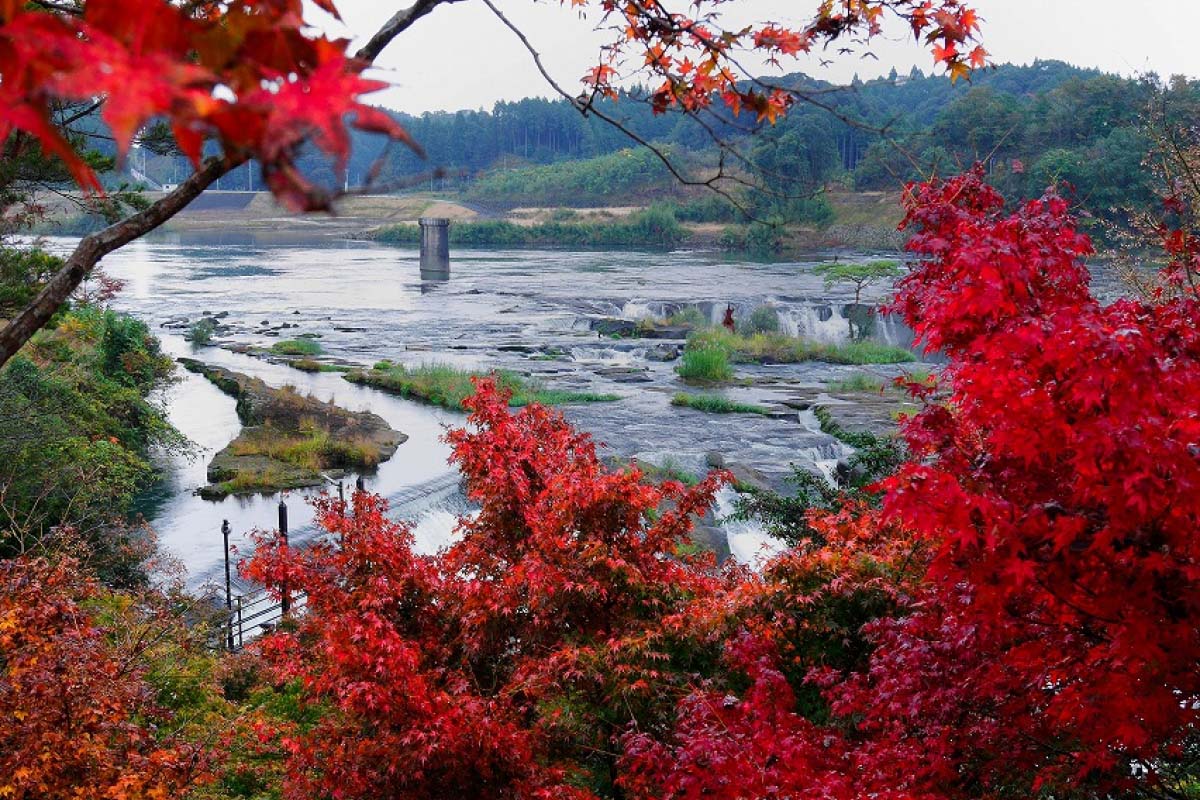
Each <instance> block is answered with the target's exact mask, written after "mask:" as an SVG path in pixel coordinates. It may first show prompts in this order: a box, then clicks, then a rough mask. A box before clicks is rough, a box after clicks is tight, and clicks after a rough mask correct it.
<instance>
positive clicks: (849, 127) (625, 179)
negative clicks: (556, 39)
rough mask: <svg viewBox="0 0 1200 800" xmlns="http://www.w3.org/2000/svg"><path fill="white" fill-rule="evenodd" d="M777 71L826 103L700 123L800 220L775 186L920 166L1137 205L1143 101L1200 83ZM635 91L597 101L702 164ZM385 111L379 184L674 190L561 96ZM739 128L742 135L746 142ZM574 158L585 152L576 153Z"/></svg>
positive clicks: (615, 194)
mask: <svg viewBox="0 0 1200 800" xmlns="http://www.w3.org/2000/svg"><path fill="white" fill-rule="evenodd" d="M783 82H784V83H785V84H788V85H791V86H796V87H805V88H808V89H811V90H812V91H814V92H817V93H819V94H818V95H817V96H818V97H819V99H820V101H821V103H822V104H825V105H827V106H828V107H829V109H830V110H832V112H834V113H830V110H826V109H825V108H821V107H818V106H816V105H808V104H804V105H799V106H797V107H796V108H795V109H793V110H792V112H791V113H789V114H788V115H787V117H786V118H784V119H782V120H781V121H780V122H779V123H778V124H776V125H773V126H766V127H765V128H763V127H760V126H755V125H753V124H752V121H751V120H749V119H737V120H729V121H726V123H725V124H716V123H714V129H713V132H714V133H715V134H716V135H718V136H719V137H721V138H722V139H725V140H726V141H728V142H729V145H730V147H731V148H733V149H734V150H736V151H737V152H738V153H740V154H741V155H742V156H744V157H745V158H746V159H747V160H748V161H749V162H752V163H753V164H754V165H755V167H756V168H757V169H758V170H759V172H760V174H761V176H762V177H763V179H764V181H765V183H766V184H767V187H768V190H769V191H768V192H767V193H766V194H764V195H763V196H761V197H758V198H757V199H756V200H755V205H756V206H757V208H756V210H758V211H760V212H762V211H766V212H768V213H776V214H779V215H781V216H783V217H784V218H785V219H790V218H796V219H805V218H811V217H812V216H813V213H814V209H813V208H812V207H811V204H805V203H803V202H801V203H799V206H798V207H796V206H797V203H796V202H795V201H794V200H793V201H791V202H787V201H783V200H780V199H778V198H779V196H781V195H783V196H788V195H791V196H795V197H802V196H803V195H805V194H806V193H811V191H812V190H813V189H814V188H817V187H820V186H824V185H828V184H831V183H832V184H836V185H840V186H845V187H846V188H854V189H860V190H873V189H894V188H896V187H897V186H899V185H900V184H901V183H902V182H903V181H906V180H909V179H912V178H915V177H918V176H919V173H925V174H928V173H930V172H934V171H936V172H939V173H942V174H945V173H949V172H957V171H959V170H960V169H961V168H962V167H965V166H968V165H970V164H972V163H974V162H975V161H977V160H981V161H984V162H986V163H987V166H988V170H989V174H990V175H991V176H992V178H993V180H994V181H996V182H998V183H1000V184H1001V185H1002V188H1003V189H1004V190H1005V191H1006V192H1007V193H1009V194H1010V195H1011V196H1014V197H1016V196H1029V195H1033V194H1037V193H1040V191H1041V190H1042V189H1043V188H1044V187H1046V186H1047V185H1049V184H1050V183H1052V182H1054V181H1066V182H1068V183H1070V184H1071V185H1072V186H1073V187H1074V190H1075V193H1076V197H1077V199H1078V200H1079V202H1080V204H1081V205H1082V206H1084V207H1085V208H1087V209H1089V210H1091V211H1093V212H1103V211H1104V210H1106V209H1108V208H1110V207H1112V206H1114V205H1116V204H1117V203H1118V202H1120V203H1130V202H1140V201H1142V200H1144V199H1145V198H1146V197H1147V196H1148V189H1147V186H1146V185H1145V180H1146V177H1145V174H1144V172H1142V171H1141V170H1140V166H1141V163H1142V161H1143V159H1144V158H1145V156H1146V154H1147V151H1148V148H1149V142H1148V139H1147V135H1146V133H1145V131H1144V127H1145V123H1146V120H1147V115H1148V113H1149V112H1150V109H1151V108H1152V106H1154V105H1155V104H1166V105H1168V106H1171V105H1174V106H1188V105H1191V104H1194V103H1195V102H1196V101H1197V96H1198V94H1200V87H1198V86H1197V84H1196V83H1195V82H1190V81H1186V80H1183V79H1173V80H1172V81H1170V82H1169V83H1164V82H1163V81H1161V80H1160V79H1158V78H1157V77H1155V76H1148V77H1145V78H1142V79H1128V78H1122V77H1118V76H1114V75H1108V74H1103V73H1101V72H1099V71H1096V70H1086V69H1080V68H1077V67H1073V66H1070V65H1068V64H1065V63H1062V62H1059V61H1039V62H1035V63H1033V64H1031V65H1027V66H1014V65H1002V66H999V67H996V68H994V69H991V70H988V71H984V72H979V73H977V74H976V75H975V76H974V78H973V80H972V81H971V82H969V83H968V82H965V81H960V82H958V83H957V84H953V83H951V82H950V81H949V80H947V79H946V78H945V77H942V76H927V75H924V74H922V73H921V72H919V71H917V70H914V71H913V72H912V73H910V74H909V75H905V76H901V75H897V74H895V73H894V72H893V74H892V75H890V76H889V77H886V78H881V79H877V80H873V81H869V82H865V83H864V82H859V81H855V82H854V84H853V85H851V86H848V87H840V88H839V87H834V86H832V85H829V84H824V83H820V82H815V81H811V80H809V79H807V78H805V77H804V76H802V75H793V76H789V77H787V78H785V79H783ZM639 97H640V95H639V92H637V91H633V92H630V93H629V94H628V95H626V96H624V97H622V98H621V99H620V100H619V101H615V102H609V103H608V104H607V105H606V107H605V109H604V110H605V111H606V112H607V113H610V114H612V115H614V116H616V117H618V118H619V119H621V120H622V121H623V122H624V124H626V125H627V126H628V127H629V128H630V129H631V130H633V131H636V132H637V134H638V135H639V136H642V137H643V138H646V139H648V140H651V141H654V142H656V143H658V144H659V145H661V147H662V149H663V151H664V152H665V153H666V154H668V155H669V156H670V157H671V158H672V159H673V160H677V161H678V162H679V163H680V164H682V165H683V166H684V167H685V168H687V169H692V170H695V171H696V172H697V173H703V172H704V170H705V168H706V167H707V168H710V169H711V165H712V164H715V163H716V159H717V153H716V147H715V145H714V144H713V140H712V138H711V136H710V134H709V133H708V132H707V131H705V130H703V129H702V128H701V127H700V126H699V125H697V124H696V123H695V122H693V121H691V120H689V119H687V118H684V117H678V116H674V115H670V114H667V115H658V116H656V115H654V114H653V113H652V112H651V109H650V107H649V106H648V105H647V104H646V103H644V102H641V100H640V99H639ZM399 119H401V121H402V122H403V123H404V124H405V125H406V126H407V127H408V128H409V130H410V131H411V132H412V133H413V135H414V136H415V137H416V138H417V139H418V140H419V141H421V142H422V143H423V145H424V146H425V148H426V149H427V151H428V154H429V160H428V161H427V162H422V161H420V160H419V159H417V158H416V157H415V156H414V155H413V154H412V153H410V152H408V151H401V150H396V151H395V152H394V153H391V154H389V155H388V160H387V163H386V167H385V169H384V170H383V173H382V175H381V181H382V182H384V183H385V184H386V183H387V182H389V181H403V180H405V179H407V178H411V177H412V176H415V175H420V174H422V173H425V172H427V171H428V170H429V169H430V167H431V165H432V166H437V167H440V168H442V169H444V171H445V172H446V174H447V176H448V177H446V178H443V179H440V180H438V181H435V182H434V188H462V189H465V190H466V193H467V194H466V196H467V198H468V199H474V200H476V201H478V202H481V203H485V204H488V203H491V204H496V205H500V206H505V205H517V204H546V205H591V204H597V203H605V202H608V203H617V204H619V203H623V202H626V203H627V202H629V201H630V200H631V199H632V200H644V199H649V198H655V197H662V196H664V195H668V194H671V193H680V192H681V189H680V188H679V187H677V186H675V185H674V183H673V181H672V177H671V175H670V174H669V172H668V171H667V170H666V168H665V167H664V166H663V165H662V163H661V162H660V161H659V160H658V159H657V158H656V157H655V156H653V155H651V154H649V153H646V152H640V153H632V154H630V153H629V151H628V150H627V148H629V146H630V144H631V143H630V141H629V139H628V138H627V137H626V136H625V135H624V134H622V133H621V132H620V131H617V130H615V129H613V128H612V127H611V126H609V125H608V124H606V123H604V122H603V121H600V120H596V119H594V118H585V117H582V116H581V115H579V114H578V113H577V112H575V111H573V110H572V109H571V108H570V106H569V105H568V104H567V103H566V102H564V101H550V100H542V99H528V100H523V101H521V102H518V103H498V104H497V105H496V106H495V108H494V109H493V110H492V111H491V112H486V111H459V112H454V113H451V112H438V113H430V114H424V115H422V116H420V117H411V116H405V115H400V116H399ZM751 130H755V131H757V133H756V135H754V137H753V138H751V136H750V131H751ZM378 155H379V153H378V151H377V150H373V149H371V148H370V147H367V146H365V145H364V146H362V147H358V148H356V149H355V151H354V153H353V156H352V159H351V162H350V167H349V171H350V177H351V181H352V182H354V181H355V180H357V179H359V178H360V176H362V175H364V174H366V173H367V172H368V171H369V169H370V165H371V163H372V161H373V160H374V159H375V158H376V157H377V156H378ZM583 159H595V160H592V161H589V162H585V163H579V162H581V160H583ZM733 160H735V161H736V158H735V159H733ZM547 165H549V166H547ZM307 166H308V168H310V169H311V170H313V171H314V174H319V173H320V172H321V170H322V169H323V168H322V167H321V165H319V164H318V163H316V161H315V159H312V160H309V161H308V162H307ZM764 204H766V206H767V207H766V208H763V205H764ZM719 213H720V211H719V209H717V208H715V207H714V208H713V209H711V210H710V214H713V215H717V214H719ZM819 215H820V213H819V210H818V211H817V216H818V217H819Z"/></svg>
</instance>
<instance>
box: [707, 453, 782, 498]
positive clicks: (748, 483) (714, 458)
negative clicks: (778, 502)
mask: <svg viewBox="0 0 1200 800" xmlns="http://www.w3.org/2000/svg"><path fill="white" fill-rule="evenodd" d="M704 463H706V464H707V465H708V466H710V467H712V468H713V469H723V470H727V471H729V472H730V473H731V474H732V475H733V488H734V489H736V490H737V491H739V492H745V491H756V492H770V491H774V487H773V486H772V485H771V481H770V479H769V478H767V476H766V475H764V474H763V473H761V472H759V471H758V470H756V469H755V468H754V467H751V466H747V465H746V464H741V463H739V462H737V461H729V460H728V459H726V458H725V456H724V455H722V454H721V453H718V452H716V451H715V450H710V451H709V452H707V453H705V454H704Z"/></svg>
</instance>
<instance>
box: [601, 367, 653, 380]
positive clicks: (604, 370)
mask: <svg viewBox="0 0 1200 800" xmlns="http://www.w3.org/2000/svg"><path fill="white" fill-rule="evenodd" d="M595 373H596V374H597V375H599V376H600V377H602V378H608V379H609V380H611V381H615V382H616V383H649V382H651V381H652V380H653V378H651V377H650V376H649V375H647V374H646V368H645V367H600V368H599V369H597V370H595Z"/></svg>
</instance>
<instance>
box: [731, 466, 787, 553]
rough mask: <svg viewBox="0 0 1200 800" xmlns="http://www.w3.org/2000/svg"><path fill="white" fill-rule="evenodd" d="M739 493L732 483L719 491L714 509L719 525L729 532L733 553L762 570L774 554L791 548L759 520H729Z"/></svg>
mask: <svg viewBox="0 0 1200 800" xmlns="http://www.w3.org/2000/svg"><path fill="white" fill-rule="evenodd" d="M737 496H738V494H737V492H736V491H734V490H733V489H732V488H731V487H729V486H726V487H724V488H722V489H721V491H719V492H717V496H716V507H715V508H714V512H715V514H716V517H717V524H718V525H720V527H721V530H723V531H725V537H726V539H727V541H728V542H729V552H730V555H732V557H733V558H734V559H735V560H736V561H737V562H738V563H739V564H746V565H747V566H749V567H751V568H753V569H754V570H759V569H762V566H763V564H765V563H766V562H767V561H768V560H770V559H771V557H772V556H775V555H777V554H779V553H781V552H783V551H784V550H785V549H787V545H786V544H785V543H784V542H783V541H782V540H780V539H776V538H775V537H774V536H771V535H770V534H769V533H767V532H766V530H764V529H763V526H762V523H761V522H759V521H758V520H731V519H729V517H731V516H732V515H733V513H734V503H735V502H736V501H737Z"/></svg>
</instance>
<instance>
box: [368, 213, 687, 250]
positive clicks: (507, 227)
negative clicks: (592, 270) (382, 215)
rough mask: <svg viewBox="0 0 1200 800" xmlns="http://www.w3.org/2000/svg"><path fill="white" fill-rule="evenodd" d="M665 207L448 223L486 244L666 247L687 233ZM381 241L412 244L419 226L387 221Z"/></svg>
mask: <svg viewBox="0 0 1200 800" xmlns="http://www.w3.org/2000/svg"><path fill="white" fill-rule="evenodd" d="M688 235H689V232H688V230H687V229H686V228H684V227H683V226H682V225H680V224H679V222H678V220H677V219H676V218H675V216H674V214H673V213H672V212H671V210H670V209H668V208H664V207H660V206H651V207H650V208H648V209H645V210H642V211H637V212H634V213H632V214H629V215H628V216H625V217H617V218H610V219H601V220H594V219H591V220H584V219H578V218H577V217H576V215H575V214H574V212H572V211H570V210H566V211H563V212H559V213H558V214H557V215H556V216H555V218H554V219H551V220H549V221H547V222H541V223H537V224H534V225H517V224H515V223H512V222H507V221H504V220H481V221H478V222H458V223H455V224H453V225H451V226H450V243H451V244H454V245H465V246H471V245H479V246H487V247H651V248H658V249H666V250H669V249H671V248H672V247H675V246H677V245H679V244H681V243H682V242H683V241H684V240H685V239H687V238H688ZM375 238H376V240H378V241H381V242H389V243H392V244H417V243H418V242H420V240H421V233H420V229H419V228H418V227H417V226H416V225H412V224H399V225H391V226H388V227H386V228H384V229H382V230H380V231H378V232H377V233H376V234H375Z"/></svg>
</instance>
